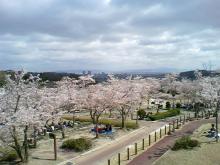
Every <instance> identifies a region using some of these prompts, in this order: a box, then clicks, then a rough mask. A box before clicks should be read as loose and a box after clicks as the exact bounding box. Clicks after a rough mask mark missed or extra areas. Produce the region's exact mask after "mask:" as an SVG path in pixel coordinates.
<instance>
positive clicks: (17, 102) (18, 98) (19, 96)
mask: <svg viewBox="0 0 220 165" xmlns="http://www.w3.org/2000/svg"><path fill="white" fill-rule="evenodd" d="M20 98H21V95H18V97H17V100H16V106H15V110H14V113H16V112H17V110H18V104H19V101H20Z"/></svg>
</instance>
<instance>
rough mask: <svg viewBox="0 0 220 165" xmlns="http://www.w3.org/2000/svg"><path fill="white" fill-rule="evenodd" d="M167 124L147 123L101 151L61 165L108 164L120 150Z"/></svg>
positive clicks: (88, 153) (91, 152)
mask: <svg viewBox="0 0 220 165" xmlns="http://www.w3.org/2000/svg"><path fill="white" fill-rule="evenodd" d="M165 124H167V123H165V122H158V121H157V122H150V121H149V122H146V121H145V125H144V126H143V127H141V128H140V129H138V130H135V131H133V132H131V133H129V134H128V135H125V136H123V137H120V138H119V139H116V140H114V141H112V142H110V143H108V144H105V145H104V146H101V147H100V148H99V149H95V151H89V152H87V153H85V154H83V155H81V156H78V157H76V158H73V159H70V160H67V161H65V162H63V163H60V164H59V165H61V164H62V165H64V164H65V163H66V162H73V163H75V164H77V165H105V164H107V160H108V159H109V158H111V157H112V156H113V155H115V154H117V153H118V152H119V151H120V150H122V149H123V150H124V149H125V147H126V146H128V145H131V144H134V142H136V141H140V139H143V138H144V137H147V136H148V134H149V133H151V132H153V131H155V130H157V129H158V128H160V127H162V126H164V125H165Z"/></svg>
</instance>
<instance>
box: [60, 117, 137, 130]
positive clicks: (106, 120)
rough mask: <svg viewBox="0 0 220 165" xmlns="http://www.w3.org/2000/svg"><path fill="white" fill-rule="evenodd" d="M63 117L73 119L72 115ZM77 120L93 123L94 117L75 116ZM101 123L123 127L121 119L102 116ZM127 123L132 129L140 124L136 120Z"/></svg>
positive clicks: (127, 126)
mask: <svg viewBox="0 0 220 165" xmlns="http://www.w3.org/2000/svg"><path fill="white" fill-rule="evenodd" d="M62 118H63V119H65V120H71V121H72V120H73V116H72V115H64V116H63V117H62ZM75 120H76V121H79V122H91V123H92V119H91V117H90V116H79V117H75ZM99 123H100V124H111V125H112V126H114V127H121V120H120V119H111V118H100V119H99ZM125 124H126V128H130V129H136V128H138V124H136V121H135V120H126V122H125Z"/></svg>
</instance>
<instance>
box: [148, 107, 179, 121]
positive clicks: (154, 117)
mask: <svg viewBox="0 0 220 165" xmlns="http://www.w3.org/2000/svg"><path fill="white" fill-rule="evenodd" d="M179 114H180V110H179V109H170V110H168V111H166V112H158V113H156V114H153V115H150V116H149V118H150V119H151V120H152V121H155V120H160V119H165V118H167V117H172V116H177V115H179Z"/></svg>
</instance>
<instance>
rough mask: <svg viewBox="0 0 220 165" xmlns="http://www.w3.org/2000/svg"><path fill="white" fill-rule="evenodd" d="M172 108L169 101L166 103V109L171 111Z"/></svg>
mask: <svg viewBox="0 0 220 165" xmlns="http://www.w3.org/2000/svg"><path fill="white" fill-rule="evenodd" d="M170 107H171V105H170V102H169V101H167V102H166V109H170Z"/></svg>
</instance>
